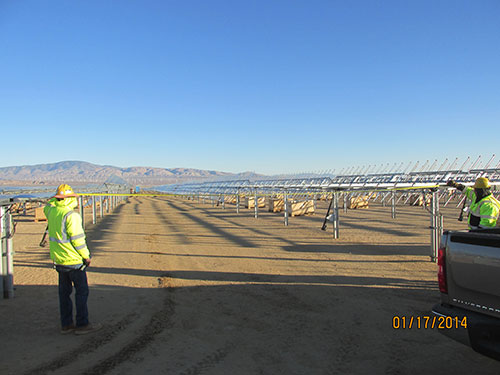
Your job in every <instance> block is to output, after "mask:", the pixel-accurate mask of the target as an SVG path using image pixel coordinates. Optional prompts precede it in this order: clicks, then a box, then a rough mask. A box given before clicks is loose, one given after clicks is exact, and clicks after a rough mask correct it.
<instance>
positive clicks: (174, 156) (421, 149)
mask: <svg viewBox="0 0 500 375" xmlns="http://www.w3.org/2000/svg"><path fill="white" fill-rule="evenodd" d="M499 125H500V1H498V0H477V1H472V0H468V1H461V0H450V1H439V0H430V1H427V0H418V1H417V0H415V1H401V0H394V1H377V0H369V1H368V0H367V1H361V0H356V1H334V0H329V1H315V0H308V1H305V0H304V1H294V0H283V1H272V0H266V1H238V0H227V1H222V0H219V1H217V0H215V1H213V0H210V1H207V0H199V1H169V0H161V1H160V0H158V1H150V0H136V1H132V0H128V1H106V0H94V1H92V0H85V1H57V0H52V1H41V0H39V1H19V0H0V127H1V129H2V151H1V153H2V156H1V159H0V166H13V165H26V164H39V163H49V162H56V161H62V160H84V161H88V162H92V163H96V164H110V165H116V166H120V167H127V166H154V167H166V168H170V167H191V168H201V169H215V170H221V171H229V172H239V171H246V170H253V171H256V172H260V173H266V174H273V173H280V172H298V171H313V170H323V169H337V170H338V169H340V168H342V167H346V166H356V165H369V164H370V165H371V164H382V163H384V164H385V163H394V162H397V161H405V162H406V161H410V160H415V161H416V160H421V161H425V160H427V159H431V160H434V159H438V160H444V159H445V158H453V159H454V158H455V157H460V158H463V159H464V160H465V157H466V156H468V155H471V156H472V157H475V156H477V155H479V154H481V155H484V158H488V159H489V157H490V156H491V155H492V154H494V153H496V154H497V155H499V154H500V126H499Z"/></svg>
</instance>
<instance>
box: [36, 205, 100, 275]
mask: <svg viewBox="0 0 500 375" xmlns="http://www.w3.org/2000/svg"><path fill="white" fill-rule="evenodd" d="M77 205H78V203H77V201H76V198H65V199H62V200H58V199H56V198H52V199H50V200H49V202H48V204H47V205H46V206H45V207H44V209H43V211H44V213H45V216H46V217H47V220H48V223H49V243H50V258H51V259H52V260H53V261H54V263H56V264H60V265H75V264H81V263H83V259H89V258H90V252H89V249H88V248H87V243H86V242H85V232H84V231H83V226H82V218H81V216H80V214H78V213H77V212H75V211H73V210H74V208H75V207H76V206H77Z"/></svg>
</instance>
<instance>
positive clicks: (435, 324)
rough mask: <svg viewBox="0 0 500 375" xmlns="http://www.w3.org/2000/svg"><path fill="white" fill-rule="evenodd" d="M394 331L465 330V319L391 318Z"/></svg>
mask: <svg viewBox="0 0 500 375" xmlns="http://www.w3.org/2000/svg"><path fill="white" fill-rule="evenodd" d="M392 328H394V329H435V328H437V329H460V328H463V329H465V328H467V317H466V316H464V317H458V316H429V315H422V316H413V315H410V316H397V315H395V316H393V317H392Z"/></svg>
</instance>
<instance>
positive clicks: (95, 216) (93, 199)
mask: <svg viewBox="0 0 500 375" xmlns="http://www.w3.org/2000/svg"><path fill="white" fill-rule="evenodd" d="M96 222H97V212H96V202H95V196H93V197H92V224H95V223H96Z"/></svg>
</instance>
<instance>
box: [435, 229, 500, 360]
mask: <svg viewBox="0 0 500 375" xmlns="http://www.w3.org/2000/svg"><path fill="white" fill-rule="evenodd" d="M440 252H441V253H442V254H441V256H442V255H444V258H443V260H441V263H442V267H443V268H442V269H441V270H440V272H444V278H443V279H445V280H446V285H445V286H443V285H441V284H442V282H440V288H441V289H442V288H443V287H445V288H446V289H447V292H446V293H445V292H443V290H442V291H441V303H440V304H437V305H435V306H434V307H433V313H434V314H435V315H437V316H441V317H446V316H451V317H459V319H462V318H463V317H467V328H464V327H458V328H457V327H455V328H453V329H442V330H439V331H440V332H441V333H443V334H445V335H447V336H449V337H451V338H453V339H455V340H457V341H460V342H462V343H464V344H466V345H470V346H472V348H473V349H474V350H476V351H478V352H480V353H482V354H485V355H488V356H489V357H493V358H496V359H499V360H500V228H493V229H483V230H476V231H456V232H445V233H444V234H443V236H442V239H441V246H440Z"/></svg>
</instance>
